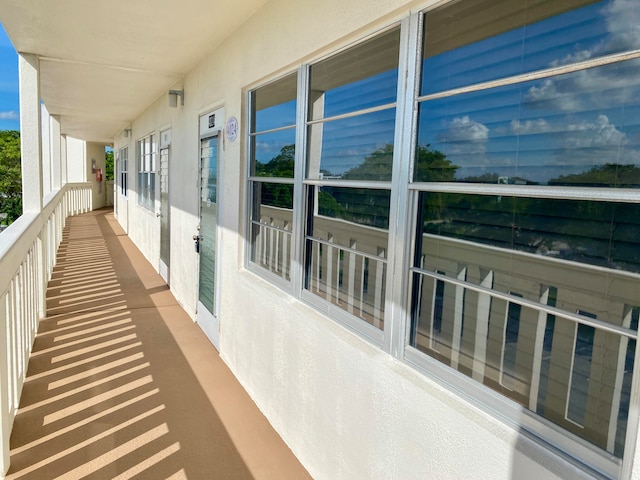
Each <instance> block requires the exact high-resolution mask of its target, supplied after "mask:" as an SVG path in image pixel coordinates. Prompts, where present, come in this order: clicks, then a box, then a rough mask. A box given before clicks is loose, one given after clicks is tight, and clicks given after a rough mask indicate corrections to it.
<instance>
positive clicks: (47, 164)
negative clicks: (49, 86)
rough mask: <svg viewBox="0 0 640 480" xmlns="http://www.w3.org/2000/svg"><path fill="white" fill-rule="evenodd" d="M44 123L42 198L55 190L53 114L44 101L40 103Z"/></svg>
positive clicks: (41, 118)
mask: <svg viewBox="0 0 640 480" xmlns="http://www.w3.org/2000/svg"><path fill="white" fill-rule="evenodd" d="M40 108H41V112H40V124H41V125H42V198H44V197H46V196H47V195H48V194H49V193H51V191H52V190H53V163H52V158H51V116H50V115H49V110H47V107H46V106H45V104H44V103H41V104H40Z"/></svg>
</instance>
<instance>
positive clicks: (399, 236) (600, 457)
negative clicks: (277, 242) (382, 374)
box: [245, 1, 640, 476]
mask: <svg viewBox="0 0 640 480" xmlns="http://www.w3.org/2000/svg"><path fill="white" fill-rule="evenodd" d="M446 3H448V2H446V1H443V2H437V4H436V5H435V7H439V6H441V5H444V4H446ZM424 13H425V12H419V13H414V14H411V15H410V16H409V17H406V18H404V19H403V20H402V22H401V33H400V35H401V41H400V42H401V43H400V63H399V68H398V70H399V84H398V94H397V101H396V102H395V108H396V128H395V138H394V172H393V178H392V179H391V182H389V183H387V184H385V185H382V184H381V183H380V184H377V186H376V188H388V189H389V190H390V192H391V211H393V212H401V213H400V214H399V215H396V216H395V218H394V219H393V221H394V223H393V225H391V224H390V225H389V244H388V249H387V256H386V258H387V262H388V263H387V269H388V271H393V272H396V275H395V277H394V276H393V275H387V283H386V298H385V303H386V305H385V317H384V330H383V331H379V332H376V331H374V327H372V326H370V325H365V324H363V323H362V322H358V321H354V320H353V319H352V318H350V317H349V316H348V315H346V312H344V311H340V310H339V309H337V308H332V306H331V305H328V302H327V301H323V300H322V299H319V298H318V297H317V296H315V295H313V294H311V293H310V292H308V291H305V290H304V288H303V278H304V271H303V269H304V250H305V248H304V243H305V238H304V226H305V224H306V217H305V216H304V215H305V209H306V196H305V192H306V189H307V188H310V187H315V186H317V185H334V182H335V186H340V187H350V186H361V185H360V184H359V183H357V182H354V183H353V184H352V185H351V184H349V183H348V182H343V181H340V182H337V181H335V180H331V179H329V180H306V179H305V176H304V173H305V172H304V170H305V165H306V161H307V152H306V150H307V149H306V145H307V127H308V125H309V124H310V123H314V122H315V123H317V122H319V121H323V120H314V121H313V122H308V121H307V116H306V111H307V104H308V95H309V92H308V88H309V87H308V79H309V66H308V65H303V66H301V67H300V68H299V70H298V114H297V120H296V127H297V132H296V163H295V177H294V181H293V185H294V201H293V209H294V213H293V218H294V229H293V232H292V238H293V240H292V246H291V281H290V282H282V281H281V279H280V278H277V276H276V275H273V274H272V272H269V271H267V270H266V269H264V268H260V267H258V266H256V265H255V264H253V263H252V262H251V261H250V250H249V249H250V248H251V245H250V243H249V242H248V241H247V242H246V244H245V245H246V249H245V259H246V261H245V264H246V266H247V268H248V269H249V270H251V271H252V272H254V273H255V274H257V275H259V276H260V277H262V278H264V279H265V280H267V281H268V282H270V283H272V284H274V285H276V286H277V287H279V288H281V289H283V290H284V291H286V292H288V293H290V294H291V295H292V296H293V297H295V298H298V299H301V300H303V301H304V302H305V303H307V304H309V305H311V306H314V307H315V308H317V309H318V310H320V311H322V312H323V313H325V314H327V315H329V316H330V317H332V318H333V319H334V320H336V321H337V322H339V323H341V324H342V325H344V326H346V327H347V328H349V329H351V330H352V331H354V332H355V333H357V334H358V335H360V336H361V337H363V338H365V339H367V340H369V341H370V342H372V343H373V344H375V345H378V346H380V347H381V348H382V349H383V350H384V351H385V352H387V353H389V354H390V355H392V356H394V357H395V358H398V359H400V360H402V361H404V362H405V363H407V364H409V365H411V366H412V367H414V368H416V369H417V370H419V371H421V372H422V373H423V374H424V375H426V376H428V377H431V378H433V379H435V381H437V382H438V383H440V384H442V383H444V384H445V385H448V386H450V387H451V388H452V389H453V390H455V391H456V392H458V393H459V394H460V395H461V396H462V397H463V398H465V399H466V400H468V401H469V402H471V403H473V404H474V405H477V406H478V407H479V408H481V409H483V410H485V411H488V412H493V413H494V414H497V416H498V417H499V418H500V419H502V420H503V421H505V422H506V423H507V424H510V425H512V426H513V427H514V428H516V429H519V430H524V431H526V432H529V434H530V435H531V436H532V437H535V438H539V439H542V440H541V443H542V444H544V445H546V444H551V445H553V446H554V447H553V448H558V449H561V450H563V451H565V452H567V454H568V455H569V456H573V457H574V458H575V459H577V460H576V464H577V465H581V468H586V469H587V470H589V471H591V472H604V473H605V474H606V475H611V476H618V475H622V476H624V475H625V472H629V471H630V469H631V465H630V462H631V460H632V459H633V455H632V453H631V452H632V451H633V448H634V447H635V434H636V432H637V425H636V424H637V423H638V412H637V410H638V408H630V411H629V420H628V428H627V443H626V446H625V455H624V459H623V460H622V461H619V460H612V459H611V455H609V454H607V453H606V452H604V451H602V450H601V449H599V448H597V447H594V446H592V445H591V444H587V442H584V441H581V440H580V439H576V438H575V437H574V436H572V435H571V434H568V432H567V430H565V429H563V428H562V427H559V426H556V425H553V424H551V423H550V422H548V421H546V420H542V421H541V418H540V417H539V416H538V415H537V414H536V413H535V412H533V411H529V410H526V409H523V407H522V406H520V405H519V404H517V403H516V402H514V401H513V400H511V399H509V398H507V397H505V396H503V395H500V394H499V393H496V392H495V391H494V390H491V389H489V388H488V387H486V386H484V385H482V384H481V383H480V382H478V381H477V380H478V378H479V377H480V376H482V371H484V366H480V365H479V364H480V363H482V362H483V361H484V359H482V358H481V359H480V360H478V361H476V359H475V358H474V365H473V377H474V378H475V380H473V379H471V378H469V377H466V376H465V375H462V374H460V373H459V372H457V371H455V370H453V369H452V368H451V367H450V366H447V365H444V364H443V363H441V362H439V361H437V360H435V359H433V358H430V357H428V356H427V355H425V354H424V353H423V352H421V351H419V350H417V349H416V348H414V347H412V346H411V345H410V343H409V342H410V337H411V328H412V327H411V318H410V312H411V308H410V305H411V292H412V287H413V285H412V283H413V280H412V275H413V274H414V273H419V274H421V275H424V276H423V277H421V279H422V280H424V281H433V282H434V284H435V282H437V281H445V282H450V285H449V286H448V287H449V288H459V289H460V290H462V291H464V290H465V289H472V290H475V291H477V292H479V293H481V294H483V295H485V296H486V297H487V299H485V298H484V297H483V302H484V301H485V300H486V301H487V302H490V301H491V300H490V299H494V298H495V299H499V300H502V301H505V302H507V304H508V303H509V302H515V303H518V304H519V305H520V306H521V308H522V309H525V308H529V309H533V310H538V311H539V312H540V315H545V316H546V315H549V314H550V315H555V316H556V318H564V319H566V320H570V321H573V322H578V321H580V322H582V323H586V324H590V323H591V324H593V325H594V326H595V327H596V328H605V329H607V328H609V331H613V332H614V333H617V334H620V335H621V336H623V337H624V338H628V339H633V340H636V339H637V332H633V331H630V330H629V329H628V328H626V329H625V328H624V327H621V328H619V327H615V326H607V325H603V323H604V322H601V321H597V320H594V321H593V322H590V321H589V320H588V319H587V320H585V319H582V318H580V317H579V316H578V315H575V314H572V313H570V312H565V311H562V310H560V309H559V308H556V307H555V305H546V303H544V302H536V301H532V300H528V299H524V298H518V297H515V296H511V295H508V294H502V293H500V292H497V291H496V290H493V273H492V272H491V273H490V275H488V276H487V277H486V278H485V279H484V280H482V281H481V284H480V285H473V284H471V283H468V282H467V281H466V278H456V276H451V277H449V276H447V277H445V276H443V275H439V274H437V273H434V272H428V271H426V270H423V269H421V268H414V267H412V255H413V250H414V244H415V241H416V240H415V230H416V228H417V226H416V220H415V218H416V214H417V213H416V212H417V211H418V197H419V195H420V193H421V192H432V193H445V194H446V193H458V194H460V193H462V194H469V195H477V194H480V195H495V196H500V195H504V196H512V197H524V198H532V199H535V198H554V199H566V200H593V198H594V196H595V197H597V200H601V201H608V202H624V203H637V202H638V194H637V193H636V192H631V191H629V190H625V189H619V190H614V189H589V190H588V191H582V190H580V189H576V188H572V187H559V186H553V187H546V186H528V185H513V184H508V183H501V182H498V184H465V183H426V182H425V183H422V182H412V180H411V179H412V173H413V165H412V163H413V158H414V156H415V143H416V141H415V139H416V136H417V125H416V123H417V122H416V118H417V108H418V105H419V104H420V103H422V102H424V101H427V100H429V99H430V98H432V97H435V96H436V95H454V94H457V93H462V92H463V91H464V92H472V91H479V90H485V89H490V88H494V87H498V86H503V85H510V84H518V83H523V82H525V81H528V80H531V79H533V78H535V79H544V78H550V77H552V76H556V75H559V74H561V73H569V72H575V71H579V70H583V69H585V68H588V67H589V66H595V65H600V64H606V63H615V62H618V61H622V60H625V59H628V58H639V57H640V51H637V52H635V53H634V54H633V55H635V57H629V55H626V56H625V55H610V56H608V57H603V58H599V59H595V60H590V61H587V62H584V63H582V64H580V65H576V64H570V65H565V66H561V67H553V68H548V69H541V70H538V71H536V72H533V73H532V72H528V73H525V74H520V75H514V76H511V77H509V78H507V79H498V80H492V81H488V82H483V83H481V84H477V85H471V86H466V87H463V88H460V89H456V91H453V92H444V93H442V92H440V93H438V94H434V95H424V96H420V95H419V76H420V66H419V65H420V61H421V52H420V50H421V45H422V41H421V40H422V38H421V37H422V25H423V15H424ZM427 13H428V12H427ZM396 26H397V25H387V26H386V27H385V29H384V30H385V31H386V30H388V29H391V28H395V27H396ZM382 31H383V30H380V31H379V32H376V33H380V32H382ZM367 39H368V38H363V39H362V41H366V40H367ZM347 47H348V46H345V49H346V48H347ZM323 58H326V57H323ZM323 58H319V59H318V61H319V60H322V59H323ZM263 85H266V83H263V84H260V85H257V86H256V87H255V88H259V87H260V86H263ZM249 94H250V92H249ZM250 105H251V102H248V107H247V118H251V113H252V112H251V110H250ZM246 141H247V142H249V138H248V136H247V140H246ZM247 146H248V144H247ZM246 151H250V148H247V149H246ZM407 159H409V160H407ZM250 161H251V159H250V158H249V159H248V162H250ZM248 171H250V168H248ZM258 180H259V181H265V180H264V179H255V178H251V177H250V176H248V177H247V184H246V185H247V189H246V190H247V198H248V199H249V198H250V195H251V187H252V185H253V182H254V181H258ZM268 181H270V180H268ZM367 186H368V187H371V185H367ZM246 203H247V210H246V218H247V223H246V228H247V231H250V228H251V214H252V212H251V202H250V201H247V202H246ZM307 213H308V212H307ZM308 214H312V212H311V213H308ZM247 238H248V237H247ZM343 249H345V248H343ZM345 250H349V249H348V248H346V249H345ZM398 272H402V275H401V276H399V275H398ZM427 277H429V278H427ZM433 295H434V296H435V287H434V292H433ZM432 309H433V308H432ZM507 315H508V312H507ZM369 327H371V328H369ZM429 328H430V330H431V332H432V334H433V320H432V322H431V324H430V326H429ZM505 328H506V320H505ZM543 333H544V332H543ZM480 334H482V332H481V333H480ZM478 335H479V333H478V332H476V337H477V336H478ZM484 335H486V331H485V332H484ZM502 338H503V346H502V347H503V351H502V352H501V357H500V358H501V360H500V364H501V365H500V381H499V383H502V375H503V372H502V370H503V368H502V363H503V360H504V331H503V337H502ZM639 343H640V342H639ZM430 344H431V346H432V348H433V349H435V348H436V345H434V338H433V335H432V338H431V340H430ZM481 347H482V345H481ZM484 347H485V349H486V339H485V345H484ZM574 348H575V347H574ZM483 354H486V352H484V353H483ZM636 361H640V355H638V349H636ZM476 363H478V368H476ZM476 370H477V371H476ZM639 371H640V368H635V370H634V374H633V375H634V380H633V384H634V385H637V384H638V382H639V380H640V373H639ZM478 372H479V373H478ZM476 377H478V378H476ZM536 388H537V387H536ZM530 402H532V400H530ZM532 404H535V402H533V403H532ZM635 407H637V405H635ZM630 431H632V433H629V432H630ZM585 465H588V467H585Z"/></svg>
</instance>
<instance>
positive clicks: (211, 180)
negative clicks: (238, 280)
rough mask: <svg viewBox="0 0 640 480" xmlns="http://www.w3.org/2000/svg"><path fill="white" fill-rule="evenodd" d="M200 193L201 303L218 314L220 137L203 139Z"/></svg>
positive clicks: (211, 311)
mask: <svg viewBox="0 0 640 480" xmlns="http://www.w3.org/2000/svg"><path fill="white" fill-rule="evenodd" d="M200 152H201V153H200V158H201V177H200V178H201V179H202V184H201V192H200V232H199V235H200V281H199V297H198V298H199V300H200V302H201V303H202V304H203V305H204V306H205V307H206V308H207V310H209V312H210V313H212V314H214V315H215V313H216V312H215V280H216V275H215V272H216V236H217V228H218V208H217V201H218V198H217V186H218V178H217V176H218V138H217V137H215V138H208V139H205V140H202V142H201V149H200Z"/></svg>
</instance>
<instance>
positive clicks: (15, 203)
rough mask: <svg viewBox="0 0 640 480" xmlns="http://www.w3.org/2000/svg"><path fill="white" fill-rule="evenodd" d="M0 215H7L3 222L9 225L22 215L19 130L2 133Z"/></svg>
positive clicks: (0, 139) (0, 145)
mask: <svg viewBox="0 0 640 480" xmlns="http://www.w3.org/2000/svg"><path fill="white" fill-rule="evenodd" d="M0 213H4V214H6V215H7V218H6V220H4V221H3V223H7V224H11V223H12V222H13V221H14V220H15V219H17V218H18V217H19V216H20V215H22V170H21V165H20V132H18V131H17V130H2V131H0Z"/></svg>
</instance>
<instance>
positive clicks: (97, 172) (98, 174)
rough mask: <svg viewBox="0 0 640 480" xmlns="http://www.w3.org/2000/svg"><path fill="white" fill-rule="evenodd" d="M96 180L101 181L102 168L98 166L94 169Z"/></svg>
mask: <svg viewBox="0 0 640 480" xmlns="http://www.w3.org/2000/svg"><path fill="white" fill-rule="evenodd" d="M96 182H102V169H101V168H98V169H97V170H96Z"/></svg>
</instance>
